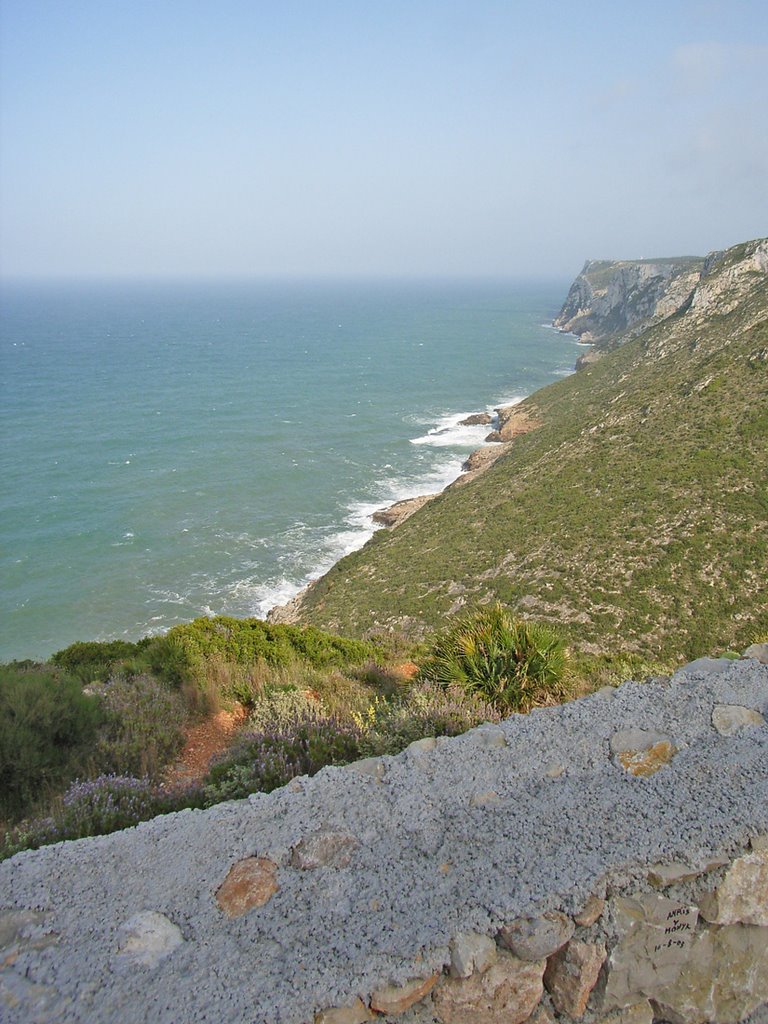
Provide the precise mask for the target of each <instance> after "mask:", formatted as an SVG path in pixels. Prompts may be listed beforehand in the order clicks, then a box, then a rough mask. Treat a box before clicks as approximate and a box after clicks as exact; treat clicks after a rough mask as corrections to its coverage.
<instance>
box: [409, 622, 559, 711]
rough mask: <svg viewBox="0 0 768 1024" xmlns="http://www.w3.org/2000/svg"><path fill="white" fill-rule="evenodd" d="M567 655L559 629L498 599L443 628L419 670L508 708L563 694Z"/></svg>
mask: <svg viewBox="0 0 768 1024" xmlns="http://www.w3.org/2000/svg"><path fill="white" fill-rule="evenodd" d="M566 659H567V655H566V648H565V642H564V640H563V638H562V637H561V636H560V634H559V633H557V632H556V631H555V630H554V629H552V628H551V627H549V626H544V625H539V624H537V623H534V622H528V621H525V620H519V619H515V618H514V617H513V615H512V612H511V611H510V609H508V608H505V607H504V606H503V605H502V604H500V603H496V604H495V605H493V606H492V607H490V608H483V609H480V610H479V611H476V612H474V613H472V614H470V615H468V616H466V617H464V618H463V619H461V620H459V621H458V622H457V623H456V624H455V625H453V626H451V627H450V628H449V629H447V630H446V631H445V632H444V633H442V634H439V635H438V637H437V639H436V640H435V642H434V645H433V647H432V650H431V653H430V655H429V656H428V658H427V659H426V661H425V662H424V663H423V665H422V667H421V676H422V678H423V679H425V680H430V681H432V682H435V683H438V684H441V685H443V686H449V685H451V684H454V685H458V686H460V687H461V688H462V689H463V690H465V691H466V692H467V693H471V694H476V695H477V696H479V697H481V698H482V699H483V700H485V701H488V702H489V703H490V704H491V705H492V706H493V707H494V708H496V709H497V710H498V711H500V712H503V713H505V714H509V713H511V712H513V711H527V710H529V709H530V708H531V707H533V706H534V705H536V704H551V703H557V702H559V701H561V700H563V699H565V697H566V696H567V692H568V688H567V684H566V682H565V668H566Z"/></svg>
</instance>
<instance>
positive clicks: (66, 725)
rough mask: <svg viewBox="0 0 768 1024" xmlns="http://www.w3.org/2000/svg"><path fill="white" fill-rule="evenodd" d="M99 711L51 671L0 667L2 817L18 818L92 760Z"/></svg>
mask: <svg viewBox="0 0 768 1024" xmlns="http://www.w3.org/2000/svg"><path fill="white" fill-rule="evenodd" d="M102 720H103V712H102V710H101V707H100V704H99V701H98V699H97V698H96V697H93V696H86V695H85V694H84V693H83V691H82V687H81V685H80V683H79V682H77V680H75V679H72V678H71V677H69V676H66V675H63V674H61V673H60V672H58V671H56V670H55V669H51V668H50V667H48V668H46V667H35V668H25V667H20V666H13V665H6V666H2V667H0V818H9V819H15V818H19V817H22V816H24V815H26V814H28V813H29V812H30V810H31V809H32V808H33V807H34V805H36V804H37V803H39V802H40V801H41V800H42V799H43V798H44V797H46V796H47V795H49V794H51V793H53V792H55V791H56V790H60V789H61V788H62V787H63V786H65V785H66V784H67V782H68V781H69V780H70V779H72V778H73V777H74V776H75V775H76V774H78V772H81V771H82V770H83V766H84V764H85V763H86V762H87V760H88V759H89V758H90V756H91V753H92V749H93V745H94V743H95V741H96V737H97V733H98V729H99V726H100V725H101V723H102Z"/></svg>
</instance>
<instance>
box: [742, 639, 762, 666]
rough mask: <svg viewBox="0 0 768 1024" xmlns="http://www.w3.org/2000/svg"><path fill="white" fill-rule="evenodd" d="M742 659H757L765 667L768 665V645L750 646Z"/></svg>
mask: <svg viewBox="0 0 768 1024" xmlns="http://www.w3.org/2000/svg"><path fill="white" fill-rule="evenodd" d="M742 657H744V658H755V659H756V660H757V661H759V662H761V663H762V664H763V665H768V644H750V645H749V647H748V648H747V649H746V651H744V654H743V655H742Z"/></svg>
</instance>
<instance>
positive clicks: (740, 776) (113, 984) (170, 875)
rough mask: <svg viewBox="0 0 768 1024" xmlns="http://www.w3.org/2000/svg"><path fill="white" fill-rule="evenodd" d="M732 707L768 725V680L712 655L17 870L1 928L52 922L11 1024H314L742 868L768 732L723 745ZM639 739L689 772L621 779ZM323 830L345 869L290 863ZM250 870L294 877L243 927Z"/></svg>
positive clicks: (7, 985)
mask: <svg viewBox="0 0 768 1024" xmlns="http://www.w3.org/2000/svg"><path fill="white" fill-rule="evenodd" d="M716 705H737V706H741V707H745V708H749V709H753V710H755V711H758V712H760V713H762V714H763V715H764V716H766V717H768V665H763V664H760V663H759V662H758V661H755V660H742V661H739V662H729V661H709V660H706V659H703V660H700V661H698V662H696V663H694V664H693V665H692V666H689V667H686V668H685V669H683V670H681V671H680V672H678V673H677V674H676V675H675V676H673V678H672V679H671V680H669V681H665V682H654V683H646V684H641V683H634V682H629V683H625V684H624V685H623V686H621V687H620V688H618V689H617V690H615V691H612V692H610V693H608V694H606V693H605V692H600V693H598V694H595V695H593V696H591V697H588V698H585V699H583V700H580V701H576V702H573V703H571V704H567V705H564V706H561V707H557V708H548V709H541V710H538V711H535V712H533V713H531V714H530V715H526V716H522V715H514V716H512V717H511V718H509V719H508V720H506V721H505V722H504V723H503V724H502V725H501V726H483V727H481V728H480V729H476V730H473V731H472V732H470V733H467V734H465V735H464V736H461V737H458V738H455V739H451V740H438V741H437V744H436V745H435V747H434V749H432V750H428V749H427V750H425V749H423V748H424V747H425V746H426V747H428V746H429V744H424V743H422V744H420V748H421V749H419V748H418V747H417V748H416V749H412V750H409V751H406V752H404V753H403V754H401V755H399V756H398V757H394V758H384V759H383V766H384V771H383V775H382V778H381V779H380V780H379V779H377V778H376V776H375V775H374V774H369V773H366V772H364V771H361V770H359V769H358V768H355V767H354V766H352V767H347V768H331V769H325V770H323V771H322V772H320V773H319V775H317V776H315V777H314V778H311V779H310V778H304V779H301V780H297V781H296V782H294V783H293V784H291V786H289V787H286V788H284V789H282V790H279V791H277V792H275V793H272V794H270V795H268V796H267V795H261V794H260V795H257V796H255V797H252V798H251V799H249V800H245V801H240V802H236V803H228V804H222V805H220V806H218V807H214V808H212V809H210V810H208V811H187V812H182V813H180V814H174V815H169V816H167V817H164V818H157V819H155V820H154V821H151V822H146V823H144V824H142V825H140V826H138V827H137V828H134V829H130V830H127V831H125V832H121V833H116V834H114V835H111V836H105V837H100V838H95V839H87V840H81V841H79V842H70V843H63V844H58V845H56V846H52V847H48V848H44V849H42V850H38V851H35V852H28V853H23V854H20V855H18V856H16V857H14V858H13V859H11V860H10V861H7V862H5V863H3V864H0V920H2V913H3V911H4V910H5V911H8V910H9V909H20V910H26V911H39V912H41V913H40V914H39V915H37V916H35V917H34V918H33V917H32V916H31V915H27V917H28V918H29V920H28V923H27V926H26V929H25V931H24V935H25V938H24V941H23V942H22V943H21V944H18V943H17V947H16V948H15V950H14V952H13V954H12V955H10V956H9V957H7V958H6V962H5V963H4V961H3V952H2V950H0V968H2V967H3V966H4V970H2V972H1V973H0V1017H2V1019H3V1021H6V1020H7V1021H8V1022H9V1024H20V1022H24V1024H27V1022H33V1021H34V1022H37V1021H41V1022H42V1021H62V1022H63V1021H66V1022H70V1021H71V1022H83V1024H86V1022H87V1024H99V1022H105V1024H107V1022H109V1024H112V1022H116V1021H120V1022H122V1024H132V1022H142V1024H144V1022H147V1024H161V1022H162V1024H179V1022H189V1024H192V1022H202V1021H207V1022H214V1024H218V1022H227V1024H240V1022H242V1024H246V1022H248V1024H306V1022H311V1021H312V1018H313V1014H314V1013H315V1011H317V1010H319V1009H323V1008H325V1007H328V1006H334V1005H339V1004H343V1003H347V1002H349V1001H350V997H352V996H354V994H355V993H359V994H361V995H363V996H365V995H366V994H368V993H370V992H371V991H373V990H374V989H376V988H378V987H381V986H382V985H384V984H387V983H388V982H397V983H399V982H404V981H405V980H407V979H409V978H413V977H415V976H420V977H425V976H426V975H427V974H429V973H430V970H437V969H440V968H442V967H443V966H444V965H446V964H447V963H449V961H450V955H449V950H448V944H449V942H450V940H451V938H452V937H453V936H454V935H455V934H456V933H457V932H460V931H464V932H467V931H474V932H480V933H483V934H488V935H493V934H495V932H496V930H497V929H498V928H499V927H500V926H502V925H504V924H505V923H507V922H509V921H511V920H513V919H514V918H517V917H521V916H535V915H537V914H540V913H542V912H543V911H545V910H549V909H559V910H563V911H565V912H566V913H574V912H577V911H578V910H580V909H581V907H582V906H583V904H584V903H585V902H586V900H587V898H588V897H589V896H590V894H591V893H594V892H600V893H602V892H604V891H605V889H606V887H608V888H610V889H611V890H612V891H615V890H617V889H625V888H627V887H631V886H632V885H633V884H634V883H635V882H637V881H639V880H641V879H643V880H644V879H645V876H646V874H647V865H649V864H651V863H656V862H659V861H665V860H669V859H675V858H683V859H685V861H686V862H687V863H689V864H694V865H695V864H697V863H703V862H705V861H707V860H708V859H711V858H712V857H713V856H717V855H726V856H730V855H731V854H733V853H734V852H735V851H737V850H739V849H742V848H744V847H745V846H746V845H747V843H748V841H749V839H750V837H751V836H753V835H756V834H759V833H765V832H768V726H765V725H763V726H759V725H757V726H750V727H744V728H742V729H739V730H738V731H736V732H735V733H734V734H733V735H730V736H724V735H721V734H720V733H719V732H718V731H717V729H716V728H715V727H714V725H713V722H712V715H713V709H714V708H715V706H716ZM630 729H639V730H644V731H647V732H649V733H658V734H661V735H663V736H666V737H669V739H670V740H671V742H672V744H673V745H674V747H675V748H676V749H677V753H676V754H675V755H674V757H673V758H672V761H671V762H670V763H669V764H667V765H665V766H664V767H663V768H661V770H659V771H657V772H656V774H654V775H652V776H650V777H648V778H642V777H636V776H634V775H631V774H629V773H628V772H627V771H625V770H624V768H622V767H621V765H620V764H619V763H618V762H617V757H616V755H615V754H612V753H611V747H610V740H611V737H612V736H613V735H614V734H615V733H617V732H619V731H621V730H630ZM380 774H381V773H380ZM321 830H326V831H327V830H330V831H333V832H341V833H346V834H347V835H351V836H354V837H355V838H356V840H357V843H358V844H359V845H356V846H355V845H352V846H350V847H349V848H348V852H349V854H350V855H349V857H348V858H347V857H345V858H344V860H348V863H346V866H337V867H333V866H320V867H315V868H302V867H298V866H294V864H295V863H296V858H295V857H294V856H293V851H294V849H295V848H296V847H297V846H298V844H299V843H300V842H301V841H302V840H308V839H309V838H311V837H312V835H313V834H314V833H316V832H318V831H321ZM305 847H306V844H305ZM253 856H256V857H261V858H270V859H271V860H272V861H274V862H275V863H276V864H277V865H278V870H277V881H278V884H279V889H278V891H277V892H275V893H274V895H272V896H271V898H270V899H269V901H268V902H267V903H266V904H265V905H264V906H263V907H260V908H257V909H253V910H251V911H249V912H248V913H246V914H244V915H243V916H241V917H237V918H228V917H226V916H225V915H224V913H223V912H222V910H221V909H220V907H219V906H218V904H217V902H216V899H215V893H216V891H217V889H218V888H219V886H220V885H221V884H222V882H223V880H224V879H225V877H226V876H227V873H228V871H229V869H230V867H231V866H232V865H233V864H234V863H235V862H237V861H239V860H241V859H243V858H246V857H253ZM292 857H293V859H294V864H292V863H291V862H292ZM142 912H154V913H155V914H157V913H159V914H162V915H164V916H165V917H166V918H168V920H169V921H170V922H171V923H172V926H176V928H175V929H174V928H173V927H172V926H169V927H167V928H166V932H167V934H168V936H170V938H168V939H166V938H165V937H164V934H165V933H164V932H163V929H162V928H160V929H158V930H157V931H156V934H155V940H156V941H157V942H158V943H160V945H161V946H162V943H163V942H165V941H168V944H169V945H168V950H167V953H166V954H165V955H160V956H159V957H156V958H155V962H154V966H147V964H146V963H139V962H137V961H136V960H134V959H131V958H130V957H127V956H126V955H125V954H121V953H120V952H119V950H120V948H121V943H123V945H124V944H125V941H126V940H125V936H126V935H127V934H128V935H129V934H131V928H132V927H133V924H132V923H131V919H132V918H134V915H137V914H141V913H142ZM6 919H7V915H6ZM152 920H155V918H152ZM176 929H178V930H180V936H181V939H182V940H183V941H178V938H179V936H178V932H177V931H176ZM1 940H2V936H1V935H0V946H1V945H2V941H1ZM6 948H8V947H6ZM9 960H10V962H8V961H9Z"/></svg>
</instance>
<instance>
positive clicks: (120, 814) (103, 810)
mask: <svg viewBox="0 0 768 1024" xmlns="http://www.w3.org/2000/svg"><path fill="white" fill-rule="evenodd" d="M162 808H163V800H162V797H161V795H160V792H159V790H157V789H155V787H153V786H152V784H151V783H150V781H149V779H146V778H144V779H136V778H132V777H131V776H127V775H99V776H98V777H97V778H95V779H88V780H86V781H81V780H79V779H76V780H75V782H73V783H72V785H71V786H70V787H69V789H68V790H67V792H66V793H65V794H64V798H63V800H62V811H61V815H60V816H59V818H58V821H57V825H58V827H59V830H60V832H61V833H63V836H65V837H66V838H67V839H80V838H83V837H85V836H101V835H106V834H107V833H108V832H116V831H117V830H118V829H121V828H128V827H129V826H130V825H136V824H137V823H138V822H140V821H146V820H147V819H148V818H153V817H154V816H155V815H156V814H159V813H161V810H162Z"/></svg>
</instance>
